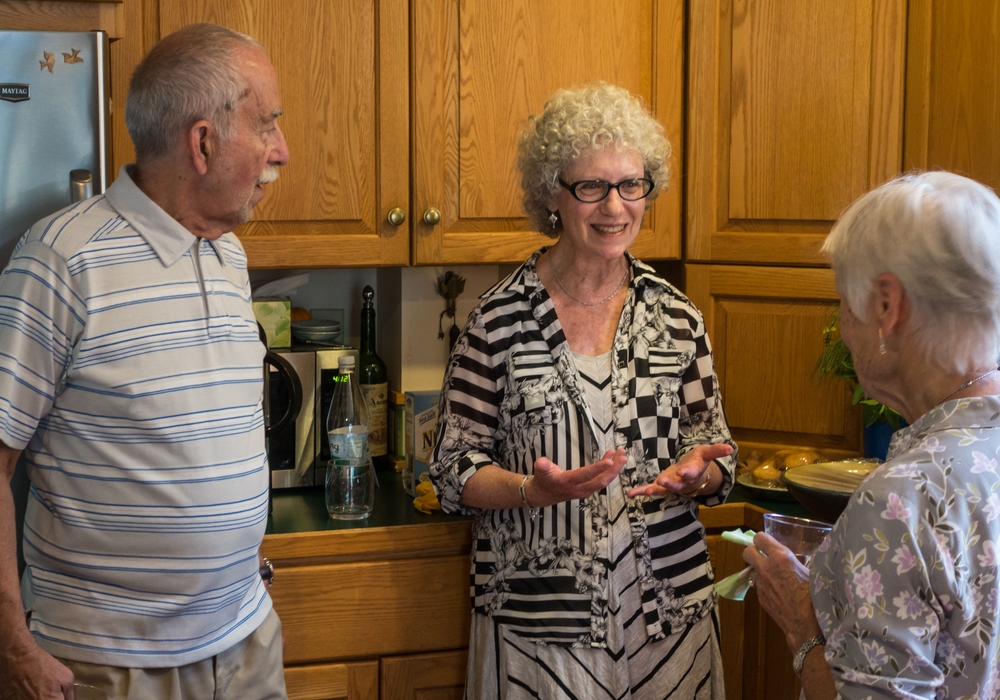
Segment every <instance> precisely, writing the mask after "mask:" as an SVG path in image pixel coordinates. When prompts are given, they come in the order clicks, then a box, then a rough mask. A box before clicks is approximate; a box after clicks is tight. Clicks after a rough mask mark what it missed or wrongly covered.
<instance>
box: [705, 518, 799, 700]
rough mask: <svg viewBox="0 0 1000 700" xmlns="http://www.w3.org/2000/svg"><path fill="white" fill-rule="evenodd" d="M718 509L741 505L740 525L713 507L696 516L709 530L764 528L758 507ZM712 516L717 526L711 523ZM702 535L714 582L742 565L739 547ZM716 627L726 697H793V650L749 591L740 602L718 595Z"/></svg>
mask: <svg viewBox="0 0 1000 700" xmlns="http://www.w3.org/2000/svg"><path fill="white" fill-rule="evenodd" d="M721 508H722V509H723V510H724V509H727V508H731V509H734V510H735V509H742V512H743V515H742V522H743V524H742V525H736V524H733V522H732V517H731V516H732V514H730V513H722V512H719V511H720V509H718V508H713V509H705V508H703V509H702V511H701V513H702V515H701V520H702V522H703V523H704V524H705V526H706V529H709V531H710V532H711V531H712V530H730V529H733V528H734V527H739V528H741V529H743V528H750V529H751V530H754V531H759V530H762V529H763V527H764V522H763V511H760V510H759V509H757V508H755V507H754V506H743V505H742V504H734V505H732V506H722V507H721ZM716 519H717V520H719V522H720V524H719V525H717V526H713V525H712V524H711V523H712V521H713V520H716ZM706 539H707V543H708V555H709V558H710V559H711V561H712V567H713V568H714V569H715V580H716V581H721V580H722V579H724V578H726V577H727V576H729V575H731V574H735V573H736V572H737V571H742V570H743V569H744V568H745V567H746V562H744V561H743V547H741V546H740V545H737V544H734V543H733V542H727V541H725V540H723V539H722V536H721V535H719V534H709V535H708V537H707V538H706ZM719 630H720V634H721V637H722V644H721V647H722V669H723V673H724V675H725V681H726V698H727V700H797V698H798V697H799V691H800V690H801V684H800V683H799V681H798V679H797V678H796V677H795V674H794V673H793V672H792V653H791V652H790V651H789V650H788V645H787V644H786V642H785V635H784V633H783V632H782V631H781V628H780V627H778V625H777V624H775V622H774V621H773V620H772V619H771V618H770V617H769V616H768V614H767V613H766V612H764V609H763V608H761V607H760V603H759V602H758V601H757V592H756V591H755V590H754V589H750V591H749V592H747V595H746V597H745V598H744V599H743V600H742V601H735V600H726V599H724V598H720V599H719Z"/></svg>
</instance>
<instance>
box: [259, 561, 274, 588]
mask: <svg viewBox="0 0 1000 700" xmlns="http://www.w3.org/2000/svg"><path fill="white" fill-rule="evenodd" d="M259 571H260V577H261V578H262V579H264V583H266V584H267V587H268V588H270V587H271V586H273V585H274V564H272V563H271V560H270V559H268V558H267V557H263V558H262V559H261V561H260V569H259Z"/></svg>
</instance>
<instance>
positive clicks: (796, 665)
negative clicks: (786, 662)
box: [792, 634, 826, 678]
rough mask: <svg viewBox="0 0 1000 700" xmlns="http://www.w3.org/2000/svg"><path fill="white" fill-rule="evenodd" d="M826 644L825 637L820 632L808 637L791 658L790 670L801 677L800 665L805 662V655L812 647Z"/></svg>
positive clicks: (797, 676)
mask: <svg viewBox="0 0 1000 700" xmlns="http://www.w3.org/2000/svg"><path fill="white" fill-rule="evenodd" d="M823 644H826V637H824V636H823V635H822V634H817V635H816V636H815V637H810V638H809V639H807V640H806V641H805V642H803V644H802V646H800V647H799V650H798V651H797V652H796V653H795V658H794V659H792V670H793V671H795V676H796V678H802V667H803V666H804V665H805V663H806V655H807V654H808V653H809V652H810V651H812V649H813V647H818V646H822V645H823Z"/></svg>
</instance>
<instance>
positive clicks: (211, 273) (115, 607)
mask: <svg viewBox="0 0 1000 700" xmlns="http://www.w3.org/2000/svg"><path fill="white" fill-rule="evenodd" d="M128 168H129V166H126V167H125V168H122V171H121V173H120V174H119V177H118V180H117V181H116V182H115V183H114V184H113V185H112V186H111V187H110V188H109V189H108V191H107V193H106V194H104V195H101V196H98V197H94V198H92V199H88V200H86V201H84V202H79V203H77V204H75V205H73V206H71V207H69V208H66V209H63V210H62V211H59V212H57V213H55V214H53V215H52V216H49V217H47V218H45V219H42V220H41V221H39V222H38V223H37V224H35V225H34V226H33V227H32V228H31V229H30V230H29V231H28V233H27V234H25V236H24V238H22V239H21V241H20V242H19V243H18V247H17V249H16V250H15V253H14V257H13V258H12V259H11V262H10V264H9V266H8V267H7V269H6V270H4V272H3V275H2V276H0V439H2V440H3V441H4V442H5V443H6V444H7V445H9V446H11V447H14V448H18V449H25V450H26V455H27V460H28V474H29V477H30V479H31V490H30V496H29V502H28V510H27V515H26V518H25V523H24V555H25V560H26V562H27V569H26V570H25V573H24V577H23V579H22V582H21V589H22V590H21V593H22V597H23V599H24V604H25V609H26V610H29V609H30V610H33V611H34V612H33V613H32V615H31V621H30V627H31V631H32V632H33V633H34V635H35V638H36V639H37V640H38V643H39V644H40V645H41V646H42V648H43V649H45V650H46V651H48V652H49V653H51V654H53V655H55V656H58V657H62V658H68V659H73V660H78V661H85V662H89V663H99V664H108V665H114V666H125V667H133V668H140V667H147V668H148V667H171V666H180V665H184V664H188V663H192V662H195V661H199V660H202V659H205V658H208V657H210V656H214V655H215V654H218V653H219V652H221V651H224V650H226V649H228V648H229V647H231V646H232V645H233V644H236V643H237V642H239V641H240V640H241V639H243V638H244V637H246V636H247V635H249V634H250V633H251V632H252V631H253V630H255V629H256V628H257V627H258V625H259V624H260V623H261V622H262V621H263V620H264V617H265V616H266V615H267V613H268V612H269V611H270V609H271V600H270V598H269V597H268V595H267V591H266V589H265V588H264V586H263V584H262V582H261V580H260V576H259V575H258V574H257V568H258V564H257V549H258V547H259V545H260V543H261V539H262V537H263V535H264V528H265V525H266V519H267V496H268V494H267V479H268V468H267V456H266V454H265V450H264V428H263V412H262V404H261V398H262V391H263V375H262V360H263V355H264V347H263V345H262V344H261V343H260V341H259V339H258V335H257V328H256V322H255V320H254V316H253V312H252V308H251V305H250V285H249V280H248V277H247V270H246V257H245V254H244V252H243V249H242V247H241V246H240V243H239V241H238V240H237V238H236V237H235V236H234V235H233V234H232V233H227V234H225V235H224V236H222V237H221V238H219V239H217V240H215V241H207V240H203V239H199V238H196V237H195V236H193V235H192V234H191V233H190V232H189V231H187V230H186V229H185V228H184V227H183V226H181V225H180V224H179V223H178V222H177V221H175V220H174V219H172V218H171V217H170V216H169V215H167V214H166V212H164V211H163V210H162V209H160V208H159V207H158V206H157V205H156V204H155V203H154V202H153V201H152V200H150V199H149V198H148V197H146V195H145V194H143V192H142V191H141V190H140V189H139V188H138V187H137V186H136V185H135V184H134V183H133V181H132V180H131V178H130V177H129V173H128Z"/></svg>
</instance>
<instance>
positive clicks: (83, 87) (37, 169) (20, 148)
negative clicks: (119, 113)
mask: <svg viewBox="0 0 1000 700" xmlns="http://www.w3.org/2000/svg"><path fill="white" fill-rule="evenodd" d="M108 76H109V67H108V37H107V34H106V33H105V32H101V31H97V32H34V31H15V30H0V267H3V266H6V264H7V261H8V259H9V258H10V254H11V252H12V251H13V249H14V246H15V244H16V243H17V241H18V240H19V239H20V238H21V236H22V235H23V234H24V232H25V231H27V230H28V228H29V227H30V226H31V225H32V224H33V223H35V222H36V221H38V220H39V219H41V218H42V217H44V216H47V215H48V214H51V213H53V212H55V211H58V210H59V209H62V208H63V207H66V206H68V205H69V204H70V178H69V173H70V171H71V170H77V169H84V170H89V171H90V172H91V174H92V175H93V190H94V194H100V193H101V192H104V190H105V188H106V186H107V182H108V176H109V173H108V168H109V167H110V138H109V137H110V134H109V129H110V123H109V120H108V116H109V112H110V90H109V85H108Z"/></svg>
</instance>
